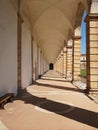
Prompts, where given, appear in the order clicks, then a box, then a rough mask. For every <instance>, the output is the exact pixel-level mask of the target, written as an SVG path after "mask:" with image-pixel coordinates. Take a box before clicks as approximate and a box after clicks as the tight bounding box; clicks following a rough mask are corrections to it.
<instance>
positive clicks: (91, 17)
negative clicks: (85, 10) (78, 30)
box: [84, 13, 98, 23]
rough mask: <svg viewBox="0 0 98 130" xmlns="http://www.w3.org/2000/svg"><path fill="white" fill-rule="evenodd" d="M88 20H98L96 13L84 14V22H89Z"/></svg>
mask: <svg viewBox="0 0 98 130" xmlns="http://www.w3.org/2000/svg"><path fill="white" fill-rule="evenodd" d="M90 20H92V21H93V20H94V21H96V20H98V13H90V14H89V15H87V16H86V18H85V20H84V21H85V22H86V23H87V22H89V21H90Z"/></svg>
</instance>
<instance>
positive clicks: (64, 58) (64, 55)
mask: <svg viewBox="0 0 98 130" xmlns="http://www.w3.org/2000/svg"><path fill="white" fill-rule="evenodd" d="M63 53H64V54H63V61H64V62H63V64H64V71H63V73H64V76H63V77H64V78H66V58H67V56H66V46H65V47H64V50H63Z"/></svg>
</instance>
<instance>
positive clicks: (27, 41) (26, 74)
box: [22, 23, 32, 88]
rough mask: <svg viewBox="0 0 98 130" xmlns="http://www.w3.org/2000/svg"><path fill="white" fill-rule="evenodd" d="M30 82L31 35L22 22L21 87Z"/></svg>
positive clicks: (26, 85)
mask: <svg viewBox="0 0 98 130" xmlns="http://www.w3.org/2000/svg"><path fill="white" fill-rule="evenodd" d="M31 83H32V62H31V35H30V32H29V30H28V29H27V27H26V26H25V24H24V23H23V24H22V88H26V87H28V86H29V85H30V84H31Z"/></svg>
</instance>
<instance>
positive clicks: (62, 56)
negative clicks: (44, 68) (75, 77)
mask: <svg viewBox="0 0 98 130" xmlns="http://www.w3.org/2000/svg"><path fill="white" fill-rule="evenodd" d="M60 67H61V75H62V76H63V75H64V54H63V51H61V57H60Z"/></svg>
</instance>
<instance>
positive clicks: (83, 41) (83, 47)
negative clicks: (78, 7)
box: [81, 11, 86, 54]
mask: <svg viewBox="0 0 98 130" xmlns="http://www.w3.org/2000/svg"><path fill="white" fill-rule="evenodd" d="M85 17H86V11H84V14H83V17H82V24H81V36H82V37H81V54H86V23H85V22H84V19H85Z"/></svg>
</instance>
